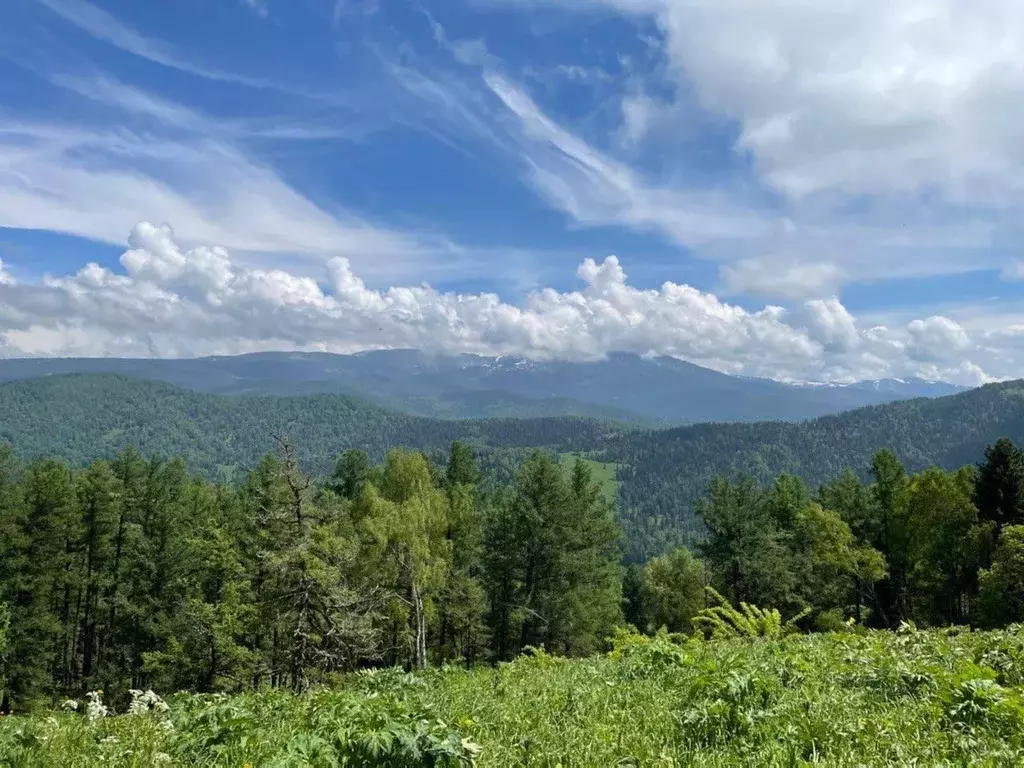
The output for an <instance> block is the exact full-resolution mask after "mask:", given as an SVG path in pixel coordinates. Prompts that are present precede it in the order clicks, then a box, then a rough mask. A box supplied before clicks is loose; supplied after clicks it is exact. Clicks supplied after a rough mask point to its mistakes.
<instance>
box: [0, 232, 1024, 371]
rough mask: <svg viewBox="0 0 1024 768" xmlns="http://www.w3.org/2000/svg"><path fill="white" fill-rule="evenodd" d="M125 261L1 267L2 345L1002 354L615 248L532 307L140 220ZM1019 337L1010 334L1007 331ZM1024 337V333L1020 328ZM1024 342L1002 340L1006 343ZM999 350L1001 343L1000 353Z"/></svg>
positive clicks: (945, 357) (948, 330)
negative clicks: (716, 289)
mask: <svg viewBox="0 0 1024 768" xmlns="http://www.w3.org/2000/svg"><path fill="white" fill-rule="evenodd" d="M129 246H130V247H129V248H128V249H127V250H126V251H125V252H124V253H123V255H122V256H121V260H120V263H121V268H122V269H121V270H118V271H114V270H110V269H106V268H103V267H100V266H98V265H96V264H88V265H86V266H84V267H83V268H82V269H80V270H79V271H78V272H77V273H74V274H68V275H58V276H49V277H46V278H44V279H43V280H42V281H41V282H33V283H18V282H16V281H14V280H12V279H11V277H10V276H9V275H7V273H5V272H3V271H2V269H0V353H2V354H3V355H5V356H20V355H92V356H97V355H128V356H192V355H202V354H230V353H239V352H247V351H254V350H268V349H285V350H320V351H333V352H355V351H359V350H364V349H374V348H420V349H426V350H430V351H435V352H439V353H460V352H472V353H478V354H506V355H507V354H513V355H523V356H526V357H531V358H535V359H573V360H587V359H597V358H600V357H602V356H603V355H605V354H607V353H609V352H612V351H626V352H635V353H638V354H649V353H653V354H663V355H671V356H675V357H678V358H681V359H686V360H690V361H693V362H695V363H698V364H702V365H706V366H710V367H714V368H717V369H719V370H724V371H730V372H736V373H744V374H749V375H760V376H771V377H775V378H780V379H805V380H806V379H821V378H829V379H836V380H840V379H851V378H878V377H882V376H890V375H903V376H907V375H915V374H924V373H927V374H928V375H930V376H932V377H933V378H947V379H949V380H953V381H962V382H964V383H979V382H981V381H984V380H987V378H988V377H989V376H991V375H998V374H999V373H1000V371H999V370H994V371H990V370H989V368H988V366H989V364H990V363H993V364H998V361H999V359H1001V358H1000V357H999V355H998V354H994V353H993V351H992V350H991V349H990V348H989V347H987V346H985V345H986V344H988V345H991V343H992V342H993V340H992V339H982V338H975V337H973V336H972V335H970V334H968V332H967V331H966V330H964V328H962V327H961V326H959V325H958V324H956V323H954V322H953V321H952V320H949V319H948V318H944V317H932V318H928V319H926V320H920V321H913V322H911V323H910V324H909V325H908V326H906V327H903V328H892V329H890V328H885V327H873V328H867V329H862V328H859V327H858V325H857V322H856V320H855V318H854V317H853V316H852V315H851V314H850V313H849V312H848V311H847V310H846V308H845V307H843V306H842V304H840V302H839V301H838V299H835V298H832V299H828V300H822V299H819V300H813V301H810V302H806V303H805V304H803V305H801V306H800V307H799V308H797V309H794V310H789V311H788V310H785V309H783V308H781V307H777V306H772V305H768V306H765V307H764V308H762V309H760V310H756V311H752V310H748V309H744V308H742V307H739V306H735V305H732V304H729V303H727V302H724V301H722V300H721V299H719V298H718V297H716V296H715V295H713V294H710V293H705V292H702V291H699V290H697V289H696V288H693V287H691V286H688V285H683V284H678V283H672V282H666V283H664V284H663V285H662V286H661V287H660V288H658V289H648V290H642V289H639V288H636V287H634V286H632V285H630V283H629V281H628V279H627V276H626V273H625V270H624V269H623V266H622V264H621V263H620V262H619V260H618V259H617V258H615V257H614V256H609V257H607V258H606V259H604V260H603V261H601V262H597V261H595V260H593V259H586V260H585V261H583V263H582V264H581V265H580V266H579V269H578V270H577V276H578V278H579V279H580V281H581V283H582V286H581V288H580V289H579V290H575V291H565V292H560V291H556V290H554V289H551V288H544V289H542V290H538V291H535V292H533V293H531V294H530V295H529V296H527V298H526V299H525V300H524V301H523V302H522V303H521V305H515V304H510V303H508V302H506V301H503V300H502V299H501V298H500V297H498V296H497V295H495V294H490V293H479V294H458V293H446V292H440V291H437V290H435V289H434V288H431V287H430V286H428V285H419V286H395V287H391V288H388V289H386V290H379V291H378V290H372V289H370V288H368V287H367V286H366V284H365V283H364V281H363V280H362V279H361V278H360V277H359V276H358V275H357V274H356V273H355V272H354V271H353V269H352V266H351V264H350V262H349V261H348V260H347V259H345V258H341V257H337V258H333V259H331V260H330V262H329V264H328V268H327V270H326V273H325V275H324V279H323V281H322V282H320V281H317V280H315V279H313V278H312V277H308V276H302V275H296V274H292V273H290V272H287V271H285V270H280V269H267V270H263V269H253V268H251V267H248V266H245V265H243V264H240V263H238V262H236V261H235V260H233V259H232V257H231V255H230V253H229V252H228V251H227V250H226V249H224V248H221V247H217V246H199V247H195V248H191V249H184V248H182V247H181V246H180V245H179V244H178V243H177V242H176V241H175V238H174V234H173V232H172V231H171V229H170V228H169V227H166V226H156V225H153V224H150V223H147V222H143V223H140V224H138V225H136V226H135V227H134V228H133V230H132V232H131V235H130V238H129ZM1004 334H1005V330H1004ZM1022 334H1024V330H1022ZM1013 343H1018V344H1019V343H1020V337H1005V336H1004V337H1003V339H1002V342H1001V347H1002V348H1003V349H1004V350H1005V349H1008V348H1009V347H1010V345H1011V344H1013ZM986 350H987V351H986Z"/></svg>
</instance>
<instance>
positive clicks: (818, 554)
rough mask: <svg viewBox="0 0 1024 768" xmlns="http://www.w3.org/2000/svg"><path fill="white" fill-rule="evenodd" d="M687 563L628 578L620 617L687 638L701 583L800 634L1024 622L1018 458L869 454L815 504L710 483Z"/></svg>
mask: <svg viewBox="0 0 1024 768" xmlns="http://www.w3.org/2000/svg"><path fill="white" fill-rule="evenodd" d="M697 509H698V513H699V515H700V518H701V520H702V521H703V524H704V526H705V531H704V536H703V537H702V540H701V542H700V543H699V544H698V545H697V546H696V554H694V553H691V551H690V550H688V549H686V548H678V549H675V550H674V551H672V552H671V553H669V554H666V555H662V556H659V557H656V558H654V559H652V560H650V561H649V562H648V563H647V564H646V565H645V566H636V565H633V566H629V567H628V568H627V570H626V575H625V596H626V618H627V620H629V621H630V622H632V623H633V624H634V625H635V626H637V627H640V628H642V629H645V630H647V631H653V630H655V629H657V628H660V627H666V628H667V629H669V630H671V631H675V632H691V631H693V624H692V620H693V618H694V616H696V615H697V613H698V612H699V611H701V610H702V609H703V608H704V607H706V604H707V603H706V600H707V595H708V591H707V589H706V587H707V586H709V585H711V586H713V587H714V588H715V589H717V590H718V591H719V592H720V593H721V594H723V595H724V596H725V597H726V598H727V599H728V600H729V601H730V602H732V603H734V604H739V603H741V602H747V603H751V604H755V605H762V606H772V607H775V608H778V609H780V610H781V611H782V612H783V614H784V615H788V616H796V615H799V614H803V615H805V616H806V619H805V620H803V621H802V625H803V626H804V627H805V628H807V629H817V630H835V629H841V628H844V627H845V626H846V625H847V623H848V622H853V623H855V624H862V625H866V626H872V627H877V628H897V627H899V626H900V625H901V624H902V623H903V622H914V623H916V624H920V625H925V626H943V625H953V624H960V625H963V624H967V625H973V626H979V627H997V626H1003V625H1006V624H1009V623H1013V622H1020V621H1024V452H1022V451H1021V449H1019V448H1017V447H1016V446H1014V445H1013V443H1012V442H1011V441H1010V440H1007V439H1002V440H999V441H998V442H996V443H995V444H994V445H992V446H990V447H989V448H988V449H986V451H985V454H984V460H983V461H982V462H981V463H980V464H979V465H978V466H976V467H975V466H968V467H964V468H962V469H959V470H956V471H944V470H941V469H936V468H932V469H927V470H925V471H923V472H920V473H918V474H914V475H911V474H908V473H907V471H906V470H905V469H904V467H903V465H902V464H901V463H900V461H899V460H898V459H897V457H896V455H895V454H894V453H893V452H892V451H888V450H886V451H882V452H880V453H877V454H876V455H875V457H874V459H873V460H872V462H871V470H870V480H869V481H868V482H862V481H861V480H860V479H859V478H858V477H857V475H855V474H854V473H853V472H850V471H846V472H844V473H843V474H841V475H840V476H839V477H838V478H837V479H835V480H833V481H831V482H828V483H824V484H823V485H821V486H820V488H819V489H818V491H817V493H815V494H812V493H811V491H810V490H809V488H808V486H807V484H806V483H804V482H803V481H802V480H801V479H799V478H797V477H795V476H793V475H785V474H784V475H781V476H780V477H778V478H777V479H776V480H775V482H774V483H772V484H771V485H769V486H768V487H761V486H759V485H758V484H757V483H756V482H755V481H754V480H753V479H751V478H750V477H749V476H740V477H739V478H738V479H736V480H728V479H724V478H718V479H716V480H714V481H713V482H712V483H711V486H710V488H709V491H708V494H707V496H706V497H705V498H704V499H703V500H702V501H701V502H700V504H699V505H698V508H697Z"/></svg>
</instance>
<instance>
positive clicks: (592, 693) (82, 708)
mask: <svg viewBox="0 0 1024 768" xmlns="http://www.w3.org/2000/svg"><path fill="white" fill-rule="evenodd" d="M1022 684H1024V630H1022V629H1020V628H1016V627H1015V628H1011V629H1009V630H1007V631H1004V632H968V631H966V630H955V629H954V630H943V631H916V630H914V629H913V628H912V627H904V628H903V630H901V631H900V632H898V633H880V632H868V633H854V632H850V633H846V634H832V635H816V636H800V635H789V636H781V637H773V638H759V639H735V640H715V641H711V642H704V641H700V640H692V639H691V640H686V639H674V638H670V637H667V636H660V637H658V638H655V639H649V638H644V637H640V636H637V635H630V634H621V635H619V636H618V637H617V638H616V641H615V649H614V650H613V651H612V652H611V653H610V654H608V655H606V656H602V657H598V658H593V659H588V660H583V661H572V660H565V659H559V658H555V657H552V656H549V655H547V654H545V653H543V652H535V653H533V654H532V655H530V656H526V657H524V658H521V659H519V660H518V661H516V662H514V663H511V664H505V665H502V666H501V667H499V668H497V669H483V668H482V669H476V670H471V671H465V670H459V669H447V670H433V671H430V672H427V673H425V674H422V675H415V676H414V675H406V674H402V673H399V672H394V671H382V672H375V673H367V674H360V675H355V676H353V677H352V678H350V679H348V680H347V681H346V682H345V684H344V686H343V687H342V688H341V689H337V690H323V691H317V692H314V693H310V694H307V695H304V696H292V695H290V694H286V693H260V694H249V695H242V696H234V697H225V696H189V695H183V694H179V695H175V696H171V697H169V698H168V700H167V707H166V708H165V707H164V706H163V703H162V702H161V701H160V700H159V699H158V698H156V697H155V696H153V697H151V696H149V695H148V694H140V693H138V692H136V700H135V705H134V707H133V710H134V713H127V712H126V713H125V714H113V713H109V714H108V713H104V712H103V707H102V702H101V701H100V700H99V699H98V697H96V698H94V699H93V700H92V701H85V700H83V701H82V702H81V703H78V704H77V708H76V704H74V703H69V704H68V705H67V707H66V709H65V711H62V712H60V713H53V714H39V715H33V716H29V717H20V716H12V717H7V718H3V719H2V720H0V764H3V765H14V766H32V767H33V768H35V767H37V766H39V767H44V766H93V765H115V766H153V765H160V764H168V765H204V766H237V767H238V768H241V767H242V766H245V765H247V764H248V765H251V766H253V767H254V768H255V767H256V766H296V767H297V766H343V765H349V766H468V765H479V766H516V765H531V766H551V767H554V766H566V767H567V766H682V765H708V766H716V765H723V766H724V765H751V766H754V765H756V766H766V765H787V766H788V765H801V764H808V763H820V764H825V765H836V766H853V765H893V764H896V765H908V764H915V765H993V766H995V765H1007V766H1010V765H1022V764H1024V685H1022Z"/></svg>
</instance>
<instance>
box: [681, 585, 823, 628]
mask: <svg viewBox="0 0 1024 768" xmlns="http://www.w3.org/2000/svg"><path fill="white" fill-rule="evenodd" d="M707 591H708V594H709V595H710V596H711V598H712V600H714V602H716V603H717V605H712V606H709V607H707V608H704V609H702V610H701V611H700V612H699V613H698V614H697V615H696V616H694V617H693V623H694V624H695V625H696V626H697V627H699V628H700V629H701V630H703V631H704V632H705V633H706V634H707V635H709V636H710V637H712V638H715V639H719V640H722V639H735V638H748V639H749V638H755V637H770V638H777V637H782V636H783V635H787V634H792V633H793V632H796V631H798V630H797V627H796V625H797V622H799V621H800V620H801V619H803V618H804V617H805V616H807V614H808V613H810V610H809V609H804V610H803V611H801V612H800V613H798V614H797V615H796V616H794V617H793V618H792V619H790V620H789V621H787V622H785V623H783V621H782V614H781V613H779V611H778V609H777V608H758V607H757V606H756V605H750V604H749V603H744V602H741V603H740V607H739V608H738V609H737V608H734V607H733V606H731V605H729V602H728V601H727V600H726V599H725V598H724V597H722V595H721V594H719V593H718V592H717V591H716V590H715V589H714V587H708V588H707Z"/></svg>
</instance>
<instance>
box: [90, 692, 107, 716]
mask: <svg viewBox="0 0 1024 768" xmlns="http://www.w3.org/2000/svg"><path fill="white" fill-rule="evenodd" d="M85 697H86V698H87V699H88V700H89V701H88V703H87V704H86V705H85V716H86V718H88V720H89V722H93V721H95V720H99V719H100V718H103V717H106V716H107V715H109V714H110V710H109V709H108V708H107V707H105V706H104V705H103V691H89V693H87V694H86V695H85Z"/></svg>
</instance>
